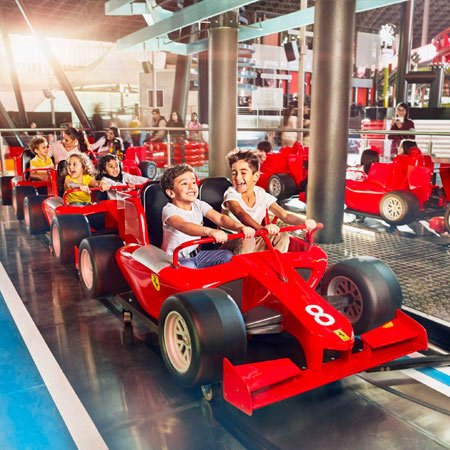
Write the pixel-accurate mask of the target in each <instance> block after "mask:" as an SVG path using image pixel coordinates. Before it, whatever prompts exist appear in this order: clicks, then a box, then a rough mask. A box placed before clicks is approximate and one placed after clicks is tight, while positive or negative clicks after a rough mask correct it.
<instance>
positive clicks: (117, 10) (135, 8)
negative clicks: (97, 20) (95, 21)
mask: <svg viewBox="0 0 450 450" xmlns="http://www.w3.org/2000/svg"><path fill="white" fill-rule="evenodd" d="M105 14H106V15H107V16H143V15H144V14H150V8H149V7H148V6H147V3H145V2H140V3H135V2H134V1H133V0H123V1H122V0H110V1H109V2H106V3H105Z"/></svg>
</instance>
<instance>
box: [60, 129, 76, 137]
mask: <svg viewBox="0 0 450 450" xmlns="http://www.w3.org/2000/svg"><path fill="white" fill-rule="evenodd" d="M63 134H67V135H68V136H70V137H71V138H72V139H78V130H77V129H76V128H74V127H68V128H66V129H64V130H63Z"/></svg>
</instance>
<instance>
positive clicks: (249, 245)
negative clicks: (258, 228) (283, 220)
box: [220, 233, 289, 255]
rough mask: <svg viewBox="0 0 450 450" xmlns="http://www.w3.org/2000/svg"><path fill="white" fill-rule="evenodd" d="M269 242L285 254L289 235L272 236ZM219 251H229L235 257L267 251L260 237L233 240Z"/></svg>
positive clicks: (223, 245)
mask: <svg viewBox="0 0 450 450" xmlns="http://www.w3.org/2000/svg"><path fill="white" fill-rule="evenodd" d="M269 240H270V242H271V243H272V245H273V246H274V248H276V249H277V250H279V251H280V252H281V253H286V252H287V250H288V247H289V235H288V234H287V233H279V234H273V235H271V236H269ZM220 249H221V250H231V251H232V252H233V254H235V255H242V254H245V253H253V252H262V251H264V250H267V246H266V243H265V242H264V239H263V238H262V237H261V236H258V237H256V238H251V239H234V240H232V241H228V242H225V244H222V245H221V246H220Z"/></svg>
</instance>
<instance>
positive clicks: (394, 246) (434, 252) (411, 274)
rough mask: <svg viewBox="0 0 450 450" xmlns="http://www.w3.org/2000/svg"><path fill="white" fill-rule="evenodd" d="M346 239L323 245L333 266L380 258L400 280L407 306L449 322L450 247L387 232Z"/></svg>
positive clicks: (347, 235) (348, 233)
mask: <svg viewBox="0 0 450 450" xmlns="http://www.w3.org/2000/svg"><path fill="white" fill-rule="evenodd" d="M343 237H344V241H343V242H342V243H339V244H321V247H322V248H323V249H324V250H325V251H326V252H327V254H328V258H329V263H330V264H334V263H336V262H339V261H341V260H343V259H346V258H351V257H354V256H374V257H376V258H380V259H381V260H383V261H384V262H386V263H387V264H389V266H390V267H391V268H392V270H393V271H394V272H395V274H396V275H397V277H398V279H399V280H400V284H401V286H402V289H403V296H404V305H406V306H408V307H410V308H413V309H415V310H418V311H420V312H422V313H425V314H428V315H431V316H433V317H437V318H439V319H441V320H444V321H446V322H450V276H449V275H450V273H449V268H450V250H449V248H447V247H445V246H442V245H436V244H432V243H428V242H423V241H419V240H414V241H412V240H411V239H408V238H405V237H401V236H397V235H392V234H388V233H376V234H375V236H366V235H362V234H357V233H351V232H344V233H343Z"/></svg>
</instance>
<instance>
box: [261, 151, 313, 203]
mask: <svg viewBox="0 0 450 450" xmlns="http://www.w3.org/2000/svg"><path fill="white" fill-rule="evenodd" d="M307 177H308V147H303V146H302V145H301V144H300V142H295V143H294V145H293V146H292V147H283V148H281V149H280V151H279V152H277V153H268V154H267V159H266V160H265V161H264V162H263V163H262V164H261V176H260V177H259V180H258V182H257V184H258V186H261V187H262V188H264V189H265V190H266V191H267V192H269V194H272V195H273V196H274V197H276V198H277V199H285V198H288V197H291V196H292V195H294V194H296V193H299V192H302V191H304V190H305V188H306V180H307Z"/></svg>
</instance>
